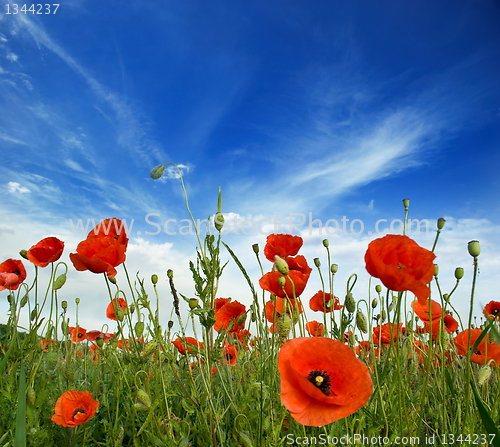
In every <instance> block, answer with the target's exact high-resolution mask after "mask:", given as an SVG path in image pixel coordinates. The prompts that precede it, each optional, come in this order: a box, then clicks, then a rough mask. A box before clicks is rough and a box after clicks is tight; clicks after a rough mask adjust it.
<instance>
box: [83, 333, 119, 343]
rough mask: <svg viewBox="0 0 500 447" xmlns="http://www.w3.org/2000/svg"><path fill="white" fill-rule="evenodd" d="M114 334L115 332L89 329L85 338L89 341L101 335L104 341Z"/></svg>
mask: <svg viewBox="0 0 500 447" xmlns="http://www.w3.org/2000/svg"><path fill="white" fill-rule="evenodd" d="M114 336H115V334H111V333H104V332H101V331H87V332H86V333H85V339H87V340H88V341H96V340H97V339H98V338H99V337H101V338H102V341H104V342H107V341H109V340H110V339H111V338H113V337H114Z"/></svg>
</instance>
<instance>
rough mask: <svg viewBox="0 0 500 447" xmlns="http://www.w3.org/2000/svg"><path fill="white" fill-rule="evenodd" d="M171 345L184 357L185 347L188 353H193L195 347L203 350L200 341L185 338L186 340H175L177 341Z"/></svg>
mask: <svg viewBox="0 0 500 447" xmlns="http://www.w3.org/2000/svg"><path fill="white" fill-rule="evenodd" d="M172 344H173V345H174V346H175V347H176V348H177V350H178V351H179V353H180V354H182V355H186V348H185V346H187V350H188V352H189V353H191V352H194V351H195V350H196V347H198V349H203V343H202V342H201V341H196V338H193V337H186V340H183V339H182V338H177V340H174V341H173V342H172Z"/></svg>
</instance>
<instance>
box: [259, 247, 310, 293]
mask: <svg viewBox="0 0 500 447" xmlns="http://www.w3.org/2000/svg"><path fill="white" fill-rule="evenodd" d="M287 264H288V268H289V269H290V272H289V273H288V276H290V278H291V280H292V281H293V285H294V287H295V297H298V296H300V295H301V294H302V292H303V291H304V289H305V288H306V285H307V281H308V279H309V275H310V274H311V272H312V268H311V267H309V266H308V265H307V261H306V258H304V256H302V255H299V256H295V257H294V258H292V257H289V258H288V259H287ZM280 276H283V275H282V274H281V273H280V272H274V271H273V272H269V273H266V274H265V275H264V276H263V277H262V278H260V280H259V285H260V287H261V288H263V289H264V290H267V291H268V292H271V293H272V294H273V295H276V296H279V297H280V298H284V297H285V293H286V296H288V297H289V298H293V297H294V295H293V292H294V289H293V287H292V283H291V282H290V280H289V279H288V278H287V277H286V276H285V277H284V278H285V279H286V282H285V291H284V292H283V288H282V287H281V286H280V285H279V284H278V278H279V277H280Z"/></svg>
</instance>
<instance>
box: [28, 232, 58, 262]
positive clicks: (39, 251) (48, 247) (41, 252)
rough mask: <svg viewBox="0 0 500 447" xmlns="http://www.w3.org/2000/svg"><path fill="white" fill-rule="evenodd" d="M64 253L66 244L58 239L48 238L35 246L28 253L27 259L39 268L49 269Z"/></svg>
mask: <svg viewBox="0 0 500 447" xmlns="http://www.w3.org/2000/svg"><path fill="white" fill-rule="evenodd" d="M63 251H64V242H62V241H60V240H59V239H57V238H56V237H46V238H45V239H42V240H41V241H40V242H38V244H36V245H33V247H31V248H30V249H29V250H28V252H27V253H26V257H27V258H28V260H29V261H30V262H32V263H33V264H35V265H36V266H38V267H47V266H48V265H49V264H50V263H52V262H56V261H57V260H58V259H59V258H60V257H61V255H62V253H63Z"/></svg>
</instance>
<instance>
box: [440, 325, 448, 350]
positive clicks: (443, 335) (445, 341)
mask: <svg viewBox="0 0 500 447" xmlns="http://www.w3.org/2000/svg"><path fill="white" fill-rule="evenodd" d="M440 336H441V346H442V347H443V350H445V351H446V350H447V349H448V346H450V336H449V335H448V332H446V330H445V329H443V330H442V331H441V330H440Z"/></svg>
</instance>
